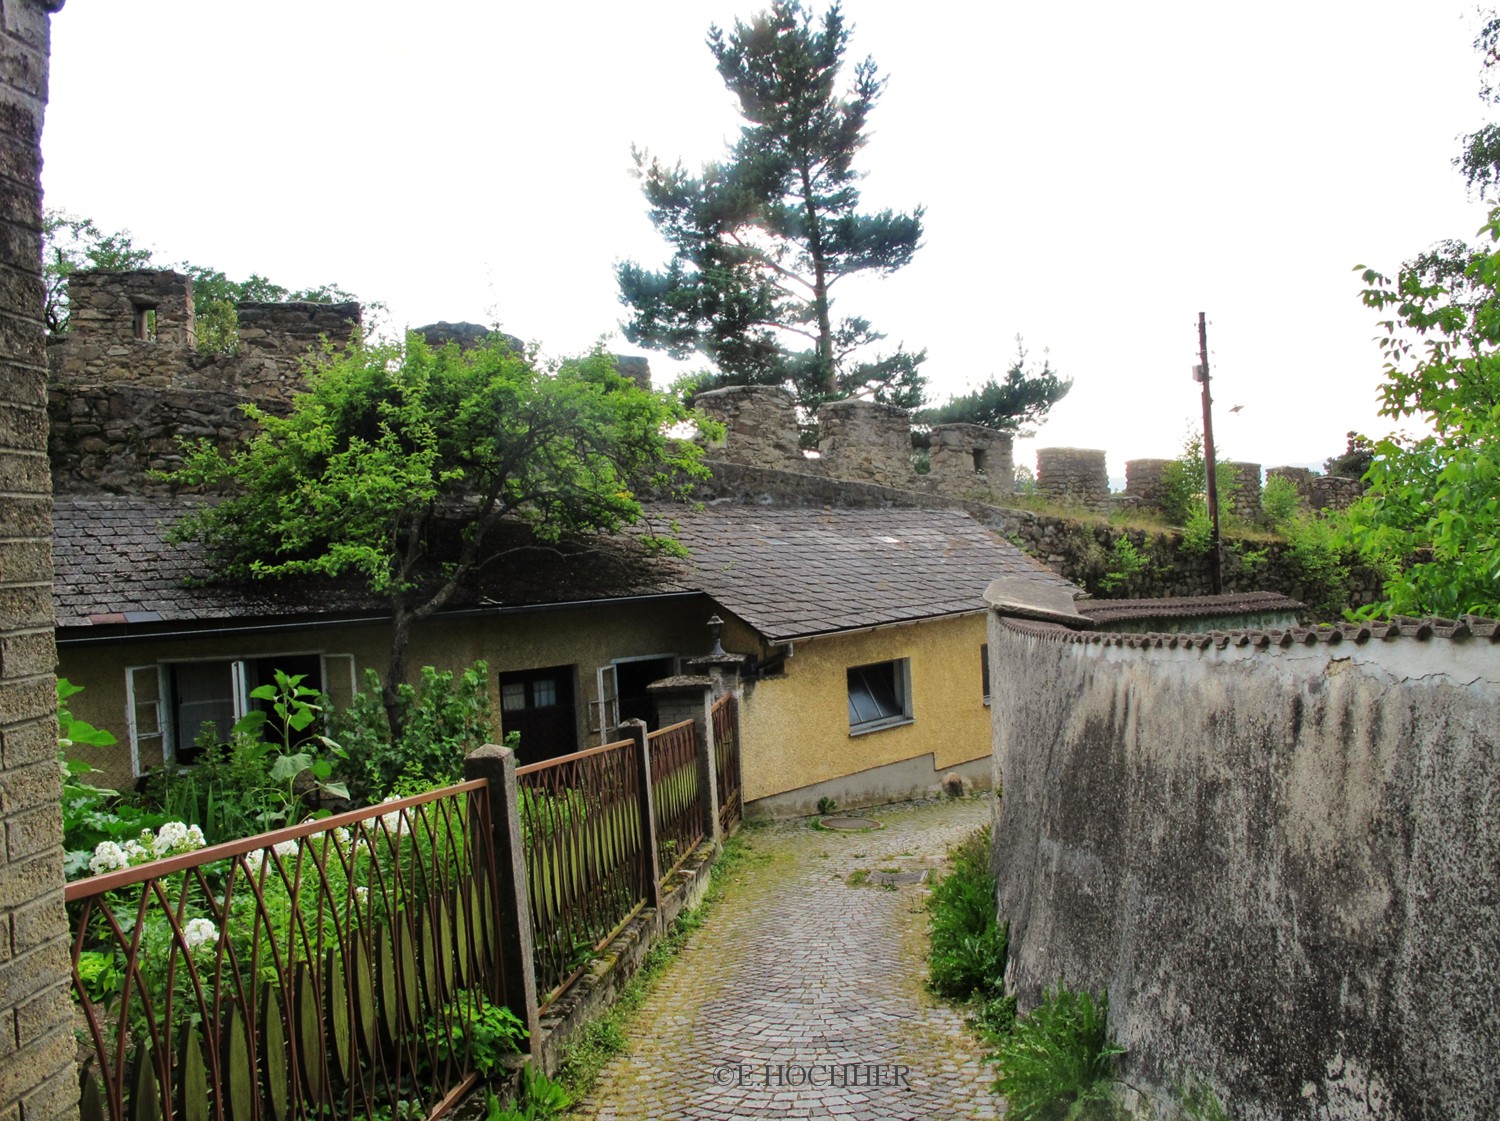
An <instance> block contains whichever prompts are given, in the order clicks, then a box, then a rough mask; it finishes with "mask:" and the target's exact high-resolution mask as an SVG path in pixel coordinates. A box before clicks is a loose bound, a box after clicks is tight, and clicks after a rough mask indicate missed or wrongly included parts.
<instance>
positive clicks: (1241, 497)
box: [1219, 461, 1260, 524]
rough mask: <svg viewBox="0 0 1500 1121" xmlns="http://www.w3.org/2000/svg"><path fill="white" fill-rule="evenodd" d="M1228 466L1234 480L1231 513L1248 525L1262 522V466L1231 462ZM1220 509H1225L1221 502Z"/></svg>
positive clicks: (1230, 497) (1230, 498)
mask: <svg viewBox="0 0 1500 1121" xmlns="http://www.w3.org/2000/svg"><path fill="white" fill-rule="evenodd" d="M1226 466H1228V468H1229V471H1230V473H1231V475H1232V477H1233V479H1234V490H1233V491H1232V492H1231V493H1230V495H1229V512H1230V513H1231V514H1232V515H1233V516H1234V517H1236V518H1238V519H1239V520H1240V521H1242V522H1245V523H1247V524H1249V523H1252V522H1256V521H1259V520H1260V464H1259V463H1240V462H1238V461H1231V462H1230V463H1228V464H1227V465H1226ZM1219 509H1220V510H1222V509H1224V506H1223V504H1222V502H1221V504H1220V506H1219Z"/></svg>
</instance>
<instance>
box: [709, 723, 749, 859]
mask: <svg viewBox="0 0 1500 1121" xmlns="http://www.w3.org/2000/svg"><path fill="white" fill-rule="evenodd" d="M712 716H713V722H714V771H715V774H714V781H715V782H717V783H718V786H719V828H720V829H722V830H723V831H724V832H725V833H726V834H727V833H733V832H734V831H735V830H736V829H738V828H739V824H740V819H741V818H742V817H743V816H744V809H745V807H744V792H743V791H742V789H741V787H740V711H739V701H738V700H736V698H735V695H734V694H733V693H725V694H724V695H723V696H722V697H720V698H719V699H718V700H717V701H715V702H714V705H713V709H712Z"/></svg>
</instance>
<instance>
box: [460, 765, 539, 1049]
mask: <svg viewBox="0 0 1500 1121" xmlns="http://www.w3.org/2000/svg"><path fill="white" fill-rule="evenodd" d="M464 778H465V779H467V780H469V781H471V782H472V781H473V780H475V779H484V780H485V781H487V782H488V783H489V802H490V830H491V832H492V834H493V836H494V846H495V885H496V895H497V897H498V898H497V902H496V910H497V911H498V912H499V921H500V929H499V931H498V932H497V933H498V935H499V936H498V937H497V938H496V940H495V941H496V943H497V944H498V947H499V956H500V962H499V966H500V975H501V977H503V978H504V980H505V993H506V999H507V1001H508V1002H509V1003H510V1010H511V1011H512V1012H513V1013H515V1015H516V1016H517V1017H519V1018H520V1020H521V1021H522V1022H523V1023H524V1024H525V1025H526V1038H527V1041H528V1043H527V1047H528V1051H529V1053H530V1054H531V1056H532V1058H533V1059H535V1060H536V1061H538V1062H540V1061H541V1014H540V1012H539V1010H538V1007H537V995H536V969H535V960H536V946H535V942H534V939H533V937H532V928H531V897H530V895H529V893H528V891H527V879H526V852H525V849H524V848H523V842H522V839H521V837H522V834H521V795H520V787H519V786H518V785H517V783H516V753H515V752H514V751H512V750H511V749H510V748H508V747H501V746H499V745H498V744H493V743H487V744H485V745H484V746H483V747H480V748H476V749H475V750H473V751H471V752H470V753H469V754H468V755H467V756H466V757H465V759H464ZM518 1003H519V1004H520V1006H521V1007H519V1008H518V1007H517V1006H516V1005H517V1004H518Z"/></svg>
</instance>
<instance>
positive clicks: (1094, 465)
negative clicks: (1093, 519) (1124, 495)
mask: <svg viewBox="0 0 1500 1121" xmlns="http://www.w3.org/2000/svg"><path fill="white" fill-rule="evenodd" d="M1036 485H1037V491H1038V493H1040V494H1041V495H1042V497H1043V498H1045V499H1046V500H1047V501H1048V502H1055V503H1056V504H1057V505H1059V506H1070V507H1072V508H1073V509H1076V510H1087V511H1089V512H1090V513H1095V514H1103V513H1107V512H1108V511H1109V469H1108V468H1107V466H1106V465H1105V458H1104V453H1103V452H1102V451H1098V450H1096V449H1094V448H1038V449H1037V453H1036Z"/></svg>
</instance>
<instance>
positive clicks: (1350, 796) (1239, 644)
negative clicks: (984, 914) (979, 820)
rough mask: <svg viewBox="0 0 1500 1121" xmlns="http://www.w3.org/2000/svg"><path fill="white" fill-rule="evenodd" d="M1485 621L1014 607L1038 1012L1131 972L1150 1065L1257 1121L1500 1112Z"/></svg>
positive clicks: (1007, 817) (995, 657)
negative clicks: (1193, 616) (1113, 616)
mask: <svg viewBox="0 0 1500 1121" xmlns="http://www.w3.org/2000/svg"><path fill="white" fill-rule="evenodd" d="M1473 630H1474V632H1477V633H1470V631H1469V630H1468V628H1465V627H1463V626H1459V627H1457V628H1453V627H1446V628H1445V627H1442V626H1440V627H1439V628H1438V629H1437V631H1436V633H1434V632H1433V630H1432V628H1430V627H1428V628H1426V630H1424V629H1423V628H1421V627H1418V626H1407V627H1404V628H1401V629H1397V628H1390V629H1389V630H1377V631H1375V632H1374V633H1372V632H1371V631H1370V630H1369V629H1366V630H1364V631H1362V632H1361V631H1359V630H1357V629H1356V628H1352V627H1350V628H1346V629H1343V630H1339V631H1334V632H1332V633H1330V632H1328V631H1323V632H1293V633H1292V634H1291V635H1287V636H1282V635H1278V634H1274V633H1273V634H1272V635H1269V636H1267V635H1260V636H1239V637H1234V638H1231V637H1229V636H1227V635H1221V636H1219V637H1218V639H1217V640H1215V639H1213V638H1210V637H1209V636H1207V635H1203V636H1178V635H1171V636H1156V637H1154V638H1145V639H1141V638H1136V637H1132V636H1119V635H1097V634H1096V635H1089V634H1087V633H1085V632H1077V631H1070V630H1068V629H1066V628H1065V627H1063V626H1060V625H1055V624H1038V623H1030V622H1024V621H1021V620H1017V619H1006V618H1002V617H1000V616H998V615H993V614H992V616H991V620H990V637H989V642H990V664H991V672H992V674H993V682H992V693H993V713H994V731H995V751H996V756H997V762H998V766H999V768H1000V771H1001V774H1002V777H1003V781H1004V790H1005V793H1004V801H1003V804H1002V805H1001V808H1000V810H999V816H998V821H997V826H996V832H995V853H996V860H997V865H998V871H999V882H1000V887H999V911H1000V915H1001V917H1002V919H1006V920H1009V922H1010V923H1011V961H1010V965H1009V968H1008V975H1007V980H1008V982H1009V983H1010V985H1011V986H1013V988H1014V990H1015V991H1016V992H1017V993H1018V994H1019V997H1020V1003H1021V1007H1022V1009H1023V1010H1024V1009H1025V1008H1027V1007H1029V1006H1031V1005H1033V1004H1034V1003H1035V1002H1036V1001H1037V1000H1038V998H1039V996H1040V995H1041V993H1042V990H1043V988H1044V987H1046V986H1049V985H1052V984H1054V983H1056V982H1057V981H1058V980H1059V978H1061V979H1063V980H1064V981H1065V982H1066V983H1067V984H1068V985H1069V986H1070V987H1072V988H1075V989H1081V988H1088V989H1092V990H1094V991H1098V990H1101V989H1107V990H1108V991H1109V996H1110V1012H1111V1022H1112V1026H1113V1028H1114V1031H1115V1033H1116V1034H1117V1036H1118V1038H1119V1040H1120V1042H1121V1043H1122V1044H1123V1045H1125V1046H1126V1047H1127V1048H1129V1054H1128V1056H1127V1059H1126V1064H1127V1073H1128V1076H1129V1077H1130V1078H1131V1080H1132V1081H1134V1082H1139V1083H1143V1084H1146V1085H1152V1086H1157V1087H1164V1086H1167V1085H1169V1084H1170V1083H1171V1082H1172V1080H1173V1079H1175V1078H1178V1077H1182V1076H1184V1075H1187V1074H1197V1075H1200V1076H1203V1077H1206V1078H1207V1079H1208V1080H1209V1081H1210V1082H1211V1083H1212V1084H1213V1086H1214V1087H1215V1088H1216V1090H1217V1091H1218V1092H1219V1094H1220V1095H1221V1097H1223V1098H1224V1100H1225V1102H1226V1104H1228V1105H1230V1106H1232V1107H1233V1110H1234V1111H1235V1112H1234V1113H1233V1115H1234V1116H1238V1117H1244V1118H1273V1117H1275V1118H1314V1117H1317V1118H1364V1117H1382V1118H1406V1119H1410V1118H1479V1117H1484V1118H1489V1117H1494V1116H1496V1115H1500V1078H1497V1077H1496V1071H1497V1069H1500V1000H1497V999H1496V996H1497V994H1500V643H1497V642H1495V641H1494V632H1495V625H1494V624H1488V625H1485V624H1476V626H1475V627H1474V628H1473ZM1445 631H1446V632H1447V633H1448V634H1449V635H1450V637H1444V636H1443V633H1444V632H1445ZM1403 632H1404V633H1403ZM1331 638H1332V639H1336V640H1337V641H1330V639H1331ZM1283 642H1285V643H1286V644H1285V645H1282V644H1281V643H1283Z"/></svg>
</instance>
